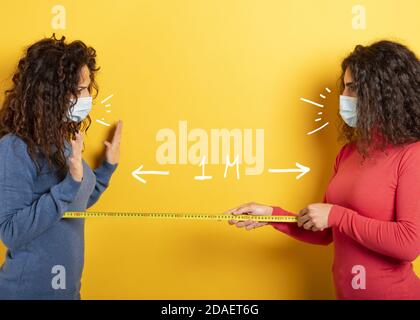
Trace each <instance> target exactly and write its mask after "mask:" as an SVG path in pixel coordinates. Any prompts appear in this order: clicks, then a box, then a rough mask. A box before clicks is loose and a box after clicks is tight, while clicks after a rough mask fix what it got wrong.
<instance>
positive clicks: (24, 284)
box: [0, 134, 117, 299]
mask: <svg viewBox="0 0 420 320" xmlns="http://www.w3.org/2000/svg"><path fill="white" fill-rule="evenodd" d="M65 154H66V157H67V159H68V157H69V156H70V155H71V147H70V144H69V143H68V142H66V145H65ZM116 167H117V165H112V164H110V163H108V162H107V161H103V163H102V165H101V166H100V167H98V168H97V169H96V170H95V171H92V170H91V168H90V167H89V166H88V165H87V163H86V162H85V161H83V169H84V172H83V180H82V181H81V182H78V181H76V180H74V179H73V178H72V176H71V175H70V173H69V172H67V175H66V176H65V178H64V179H60V178H59V177H58V175H57V172H56V171H54V170H51V168H50V167H49V166H48V164H47V161H46V160H45V159H43V161H42V162H41V166H40V169H41V171H40V174H39V175H38V174H37V170H36V166H35V163H34V162H33V161H32V159H31V158H30V156H29V153H28V150H27V145H26V143H25V142H24V141H23V140H22V139H20V138H19V137H17V136H16V135H13V134H7V135H5V136H4V137H2V138H1V139H0V238H1V240H2V241H3V243H4V244H5V245H6V247H7V249H8V250H7V252H6V258H5V262H4V264H3V266H2V267H1V269H0V299H80V286H81V282H80V279H81V277H82V271H83V263H84V219H62V216H63V213H64V212H65V211H85V210H86V209H87V208H89V207H90V206H92V205H93V204H94V203H95V202H96V201H97V200H98V199H99V197H100V195H101V194H102V193H103V192H104V190H105V189H106V188H107V186H108V184H109V180H110V178H111V175H112V173H113V172H114V171H115V169H116Z"/></svg>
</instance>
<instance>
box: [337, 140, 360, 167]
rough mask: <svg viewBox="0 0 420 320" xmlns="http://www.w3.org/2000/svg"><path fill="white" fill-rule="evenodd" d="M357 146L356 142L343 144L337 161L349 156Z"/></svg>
mask: <svg viewBox="0 0 420 320" xmlns="http://www.w3.org/2000/svg"><path fill="white" fill-rule="evenodd" d="M355 148H356V145H355V144H354V143H346V144H345V145H343V146H342V147H341V148H340V150H339V151H338V153H337V156H336V161H337V162H340V160H341V159H342V158H345V157H347V156H348V155H349V154H350V153H352V152H353V151H354V150H355Z"/></svg>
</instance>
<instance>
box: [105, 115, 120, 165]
mask: <svg viewBox="0 0 420 320" xmlns="http://www.w3.org/2000/svg"><path fill="white" fill-rule="evenodd" d="M121 133H122V121H121V120H118V122H117V127H116V128H115V131H114V136H113V137H112V140H111V142H109V141H104V144H105V148H106V151H105V159H106V161H108V162H109V163H110V164H117V163H118V162H119V161H120V142H121Z"/></svg>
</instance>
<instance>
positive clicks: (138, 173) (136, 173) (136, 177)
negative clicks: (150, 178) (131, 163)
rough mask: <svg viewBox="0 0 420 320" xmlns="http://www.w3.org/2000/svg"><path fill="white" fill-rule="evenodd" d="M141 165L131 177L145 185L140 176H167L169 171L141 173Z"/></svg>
mask: <svg viewBox="0 0 420 320" xmlns="http://www.w3.org/2000/svg"><path fill="white" fill-rule="evenodd" d="M141 169H143V165H141V166H140V167H138V168H137V169H136V170H134V171H133V172H132V173H131V175H132V176H133V177H134V179H137V180H138V181H140V182H141V183H146V180H145V179H143V178H142V177H140V175H147V174H154V175H165V176H167V175H169V171H142V170H141Z"/></svg>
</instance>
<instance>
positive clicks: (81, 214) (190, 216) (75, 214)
mask: <svg viewBox="0 0 420 320" xmlns="http://www.w3.org/2000/svg"><path fill="white" fill-rule="evenodd" d="M63 218H152V219H184V220H236V221H246V220H252V221H259V222H296V221H297V218H296V216H254V215H246V214H241V215H234V214H218V215H215V214H201V213H143V212H88V211H68V212H65V213H64V216H63Z"/></svg>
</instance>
